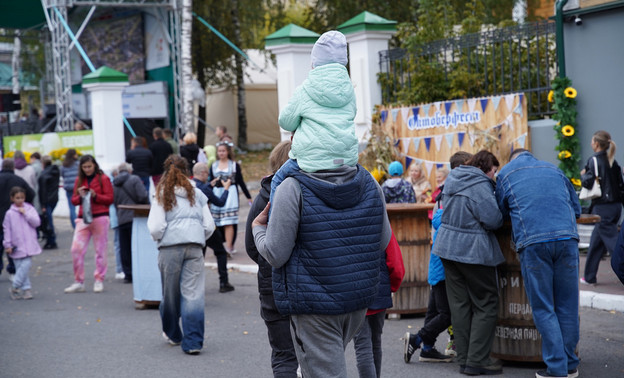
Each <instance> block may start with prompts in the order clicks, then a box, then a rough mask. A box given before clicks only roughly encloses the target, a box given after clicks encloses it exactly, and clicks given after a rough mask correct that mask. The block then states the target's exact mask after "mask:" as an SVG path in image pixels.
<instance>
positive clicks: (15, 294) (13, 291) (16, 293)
mask: <svg viewBox="0 0 624 378" xmlns="http://www.w3.org/2000/svg"><path fill="white" fill-rule="evenodd" d="M9 295H10V296H11V299H22V293H21V291H20V289H17V288H14V287H13V286H9Z"/></svg>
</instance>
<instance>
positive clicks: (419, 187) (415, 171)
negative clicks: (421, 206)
mask: <svg viewBox="0 0 624 378" xmlns="http://www.w3.org/2000/svg"><path fill="white" fill-rule="evenodd" d="M407 181H408V182H409V183H410V184H412V188H414V194H415V195H416V203H424V202H425V201H426V200H427V198H429V195H431V183H430V182H429V180H427V177H426V176H425V175H424V174H423V168H422V165H421V163H417V162H415V161H414V162H412V164H410V166H409V177H408V178H407Z"/></svg>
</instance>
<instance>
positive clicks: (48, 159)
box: [41, 155, 52, 167]
mask: <svg viewBox="0 0 624 378" xmlns="http://www.w3.org/2000/svg"><path fill="white" fill-rule="evenodd" d="M41 165H43V166H44V167H47V166H50V165H52V158H51V157H50V155H43V157H42V158H41Z"/></svg>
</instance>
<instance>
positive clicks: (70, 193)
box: [65, 189, 76, 229]
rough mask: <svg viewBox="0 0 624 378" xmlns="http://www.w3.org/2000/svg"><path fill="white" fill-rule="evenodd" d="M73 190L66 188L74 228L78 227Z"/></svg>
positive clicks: (70, 218) (70, 217) (70, 219)
mask: <svg viewBox="0 0 624 378" xmlns="http://www.w3.org/2000/svg"><path fill="white" fill-rule="evenodd" d="M72 192H73V189H72V190H67V189H65V195H67V205H68V206H69V221H70V222H71V225H72V228H73V229H76V206H74V204H73V203H72V202H71V198H72Z"/></svg>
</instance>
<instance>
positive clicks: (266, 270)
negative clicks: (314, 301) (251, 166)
mask: <svg viewBox="0 0 624 378" xmlns="http://www.w3.org/2000/svg"><path fill="white" fill-rule="evenodd" d="M290 144H291V143H290V141H282V142H280V143H278V144H277V146H275V148H273V151H271V154H270V155H269V165H270V167H271V172H272V174H271V175H269V176H266V177H264V178H263V179H262V181H261V182H260V192H259V193H258V195H257V196H256V198H255V199H254V201H253V203H252V204H251V208H250V209H249V214H248V215H247V223H246V226H245V249H246V250H247V254H248V255H249V257H251V259H252V260H253V261H254V262H255V263H256V264H258V292H259V294H260V316H261V317H262V320H264V325H265V326H266V327H267V333H268V335H269V344H270V346H271V368H272V369H273V376H274V377H284V378H296V377H297V367H298V366H299V364H298V362H297V355H296V354H295V347H294V345H293V340H292V337H291V336H290V317H289V316H288V315H282V314H280V312H279V310H278V309H277V306H276V305H275V297H274V296H273V283H272V282H273V267H271V264H269V262H268V261H267V260H266V259H265V258H264V257H262V255H260V253H259V252H258V248H257V247H256V243H255V241H254V237H253V230H252V223H253V220H254V219H255V218H256V216H258V214H260V213H261V212H262V210H263V209H264V208H265V207H266V205H267V204H268V202H269V195H270V193H271V180H272V179H273V175H274V174H275V172H277V170H278V169H279V168H280V167H281V166H282V164H284V163H285V162H286V161H287V160H288V152H289V151H290Z"/></svg>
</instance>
